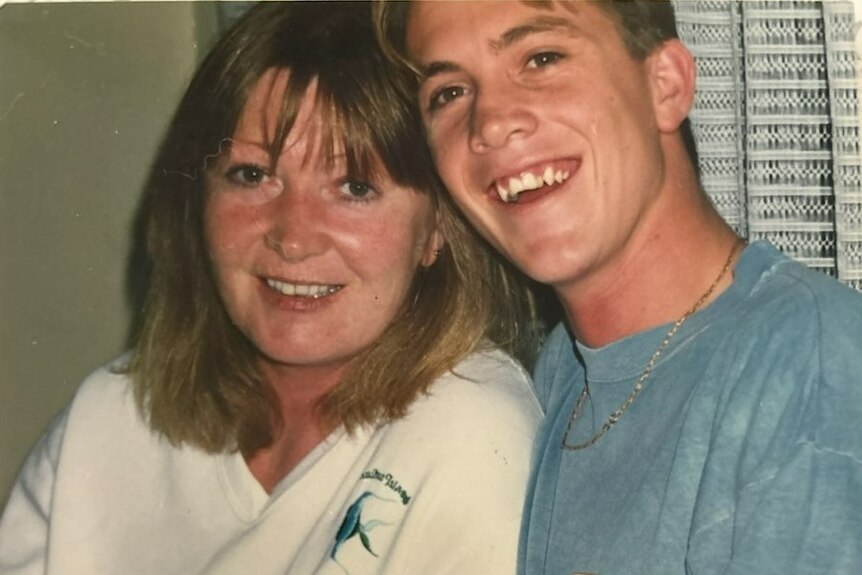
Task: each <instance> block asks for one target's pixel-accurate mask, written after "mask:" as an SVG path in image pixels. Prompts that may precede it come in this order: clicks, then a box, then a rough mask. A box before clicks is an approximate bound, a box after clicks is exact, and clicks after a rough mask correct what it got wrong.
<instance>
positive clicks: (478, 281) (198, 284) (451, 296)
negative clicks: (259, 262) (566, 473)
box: [129, 2, 538, 452]
mask: <svg viewBox="0 0 862 575" xmlns="http://www.w3.org/2000/svg"><path fill="white" fill-rule="evenodd" d="M271 68H285V69H289V70H290V81H289V82H288V88H287V91H286V93H285V97H284V103H283V107H282V114H281V122H280V129H279V130H278V131H277V134H276V136H275V137H274V138H273V141H272V142H271V146H272V150H271V153H272V157H273V158H275V157H277V155H278V152H279V149H280V147H281V144H282V141H283V138H284V136H285V135H286V134H287V133H289V131H290V128H291V126H292V124H293V121H294V120H295V117H296V112H297V109H298V106H299V103H300V101H301V99H302V97H303V95H304V94H305V91H306V87H307V86H308V85H309V83H310V82H312V81H313V80H314V79H316V80H317V83H318V88H317V92H316V97H317V100H318V102H317V104H318V107H317V108H316V109H319V110H321V111H322V112H323V113H324V120H325V124H326V125H327V126H328V129H329V134H328V138H327V140H326V143H325V144H324V146H325V147H326V148H327V151H328V152H330V153H331V152H332V150H333V148H334V147H335V144H337V143H342V144H343V147H344V149H345V150H346V154H347V159H348V168H349V170H350V171H351V173H352V174H353V175H357V176H360V177H361V176H362V175H363V174H367V173H368V172H369V171H370V170H372V169H373V166H374V165H375V163H376V162H379V163H380V164H381V165H382V166H384V167H385V169H386V170H387V171H388V172H389V174H390V176H391V177H392V178H393V179H394V180H395V181H396V182H398V183H399V184H400V185H403V186H407V187H410V188H413V189H415V190H417V191H419V192H420V193H425V194H428V195H429V197H430V198H431V201H432V205H433V206H434V209H435V210H436V213H437V216H438V221H439V222H440V225H441V227H442V230H443V232H444V234H445V237H446V239H447V244H446V246H445V248H444V250H443V252H442V253H441V254H440V256H439V258H438V259H437V261H436V263H435V264H434V265H433V266H431V267H429V268H420V269H419V270H417V275H416V277H415V279H414V281H413V286H412V291H411V293H410V296H409V297H408V299H407V301H405V302H404V304H403V309H402V310H401V312H400V313H399V315H398V316H397V317H396V319H395V320H394V321H393V323H392V324H391V325H390V326H389V327H388V329H387V330H386V331H385V332H384V333H383V335H382V336H381V337H380V338H379V339H378V341H376V342H375V343H374V344H373V345H371V346H370V347H369V348H368V349H365V350H363V351H362V352H361V353H360V354H358V356H357V357H355V358H354V360H353V361H352V363H351V366H350V370H349V373H348V374H347V375H346V377H344V379H343V381H341V382H340V383H339V384H338V385H337V386H336V387H335V388H334V389H333V390H332V391H331V392H330V393H328V394H327V395H326V396H325V397H323V399H322V401H321V402H320V404H319V405H318V406H317V408H318V409H319V410H320V415H321V417H322V418H323V419H324V420H325V421H328V422H331V423H332V424H334V425H337V424H343V425H344V426H345V427H346V428H347V429H348V430H353V429H354V428H355V427H356V426H362V425H376V424H379V423H384V422H387V421H391V420H394V419H397V418H399V417H402V416H403V415H404V414H405V413H406V412H407V410H408V408H409V406H410V404H411V403H412V402H413V401H414V400H415V399H416V398H417V397H418V396H419V395H420V394H422V393H424V392H426V391H427V390H428V388H429V386H430V385H431V384H432V383H433V382H434V381H435V380H436V379H437V378H438V377H439V376H441V375H442V374H443V373H445V372H447V371H449V370H451V369H452V368H454V367H455V366H456V365H457V364H458V362H459V361H461V360H462V359H463V358H464V357H466V356H467V355H468V354H470V353H472V352H474V351H476V350H477V349H479V348H482V347H484V346H488V345H490V344H491V343H493V344H496V345H499V346H500V347H502V348H504V349H505V350H507V351H509V352H510V353H511V354H513V355H514V356H515V357H516V358H518V359H520V360H521V361H522V362H524V363H525V364H527V365H529V364H530V363H531V361H532V360H533V358H534V355H535V352H536V350H537V346H538V340H537V329H538V327H537V326H538V324H537V322H536V316H535V308H534V305H533V300H532V295H531V291H530V288H529V285H528V283H527V280H525V279H524V278H523V277H522V276H521V275H520V274H518V273H516V272H515V271H514V270H513V269H512V268H511V267H510V266H509V265H508V264H507V263H506V262H503V261H501V260H500V259H499V258H498V257H497V256H496V255H494V253H493V252H492V250H490V248H489V247H488V246H486V245H485V244H484V243H483V242H482V240H481V239H480V238H479V237H478V236H477V234H476V233H475V232H473V231H472V229H471V228H470V227H469V226H468V225H467V224H466V223H465V221H464V220H463V218H462V217H461V216H460V215H459V214H458V212H457V211H456V210H455V209H454V208H453V206H452V204H451V203H450V200H449V199H448V197H447V194H446V193H445V191H444V190H443V188H442V185H441V184H440V181H439V180H438V178H437V175H436V173H435V172H434V168H433V163H432V160H431V157H430V153H429V151H428V149H427V148H426V146H425V144H424V137H423V132H422V127H421V121H420V119H419V117H418V116H417V114H416V112H415V111H414V108H413V107H412V106H411V102H410V98H411V97H412V95H411V93H410V90H411V89H410V88H409V87H407V86H408V84H407V82H409V79H408V78H407V76H404V75H402V74H401V73H400V72H398V71H396V70H393V69H392V68H391V67H390V65H389V63H388V61H387V60H386V58H385V57H384V56H383V55H382V54H381V53H380V52H379V50H378V47H377V45H376V42H375V38H374V33H373V29H372V25H371V9H370V4H368V3H364V2H363V3H358V2H331V3H330V2H309V3H304V2H288V3H262V4H260V5H258V6H256V7H254V8H253V9H251V10H250V11H249V12H248V13H247V14H246V15H245V16H244V17H243V18H242V19H241V20H240V21H239V22H237V24H236V25H235V26H233V27H232V28H231V30H230V31H228V33H227V34H226V35H225V36H224V37H222V38H221V40H220V41H219V42H218V43H217V44H216V46H215V47H214V48H213V49H212V51H211V52H210V53H209V55H208V56H207V58H206V59H205V60H204V62H203V63H202V65H201V66H200V68H199V69H198V70H197V72H196V74H195V76H194V78H193V79H192V81H191V83H190V85H189V88H188V90H187V92H186V94H185V96H184V98H183V100H182V102H181V103H180V105H179V108H178V110H177V113H176V115H175V117H174V119H173V122H172V124H171V126H170V129H169V131H168V133H167V136H166V138H165V140H164V143H163V145H162V148H161V149H160V152H159V155H158V157H157V160H156V162H155V164H154V165H153V168H152V171H151V175H150V179H149V182H148V185H147V188H146V190H145V193H144V198H143V201H142V212H141V216H142V221H143V222H144V226H145V233H146V249H147V257H148V265H149V270H150V273H149V286H148V291H147V294H146V303H145V307H144V310H143V316H142V323H141V327H140V330H139V332H138V334H137V338H136V347H135V353H134V355H133V359H132V362H131V364H130V366H129V371H130V373H131V375H132V378H133V380H134V385H135V395H136V399H137V401H138V404H139V406H140V408H141V410H142V412H143V413H144V414H145V416H146V417H147V418H148V420H149V422H150V425H151V426H152V427H153V429H155V430H156V431H158V432H160V433H161V434H163V435H164V436H165V437H167V439H168V440H170V441H171V442H172V443H174V444H180V443H188V444H191V445H195V446H198V447H200V448H203V449H205V450H207V451H210V452H217V451H223V450H233V449H241V450H243V451H244V452H252V451H254V450H255V449H257V448H260V447H263V446H266V445H268V444H269V443H270V442H271V440H272V438H273V432H274V431H275V430H276V429H277V428H278V425H279V424H280V422H281V419H280V414H279V413H278V412H277V411H276V409H275V405H276V403H275V400H274V396H273V393H272V391H271V390H270V389H269V388H268V386H267V385H266V383H265V382H264V381H262V380H261V377H260V375H259V373H258V370H257V367H256V365H257V364H256V360H257V358H258V355H257V351H256V349H255V348H254V347H253V345H252V344H251V343H250V342H249V341H248V340H247V339H246V338H245V336H244V335H243V334H242V333H240V331H239V330H238V329H237V328H236V327H235V326H234V325H233V323H232V322H231V318H230V317H229V316H228V314H227V312H226V311H225V308H224V306H223V304H222V302H221V300H220V298H219V296H218V294H217V291H216V288H215V285H214V282H213V278H212V275H211V270H210V263H209V259H208V257H207V246H206V244H205V242H204V239H203V233H202V212H203V205H204V201H205V193H206V190H205V189H204V179H205V178H204V177H203V174H204V173H205V171H206V170H207V168H208V166H211V165H212V163H213V159H214V158H215V157H217V156H218V154H219V153H220V152H221V150H222V149H223V147H224V145H225V143H226V142H228V141H229V138H230V137H231V136H232V134H233V132H234V128H235V126H236V124H237V120H238V118H239V116H240V114H241V112H242V109H243V107H244V105H245V102H246V99H247V97H248V94H249V92H250V89H251V87H252V86H253V85H254V84H255V83H256V81H257V80H258V79H259V78H260V77H261V76H262V75H263V74H264V72H266V71H267V70H269V69H271Z"/></svg>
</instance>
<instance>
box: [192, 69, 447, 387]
mask: <svg viewBox="0 0 862 575" xmlns="http://www.w3.org/2000/svg"><path fill="white" fill-rule="evenodd" d="M287 82H288V73H287V72H286V71H284V70H278V71H277V70H275V69H273V70H270V71H269V72H267V73H266V74H265V75H264V76H263V77H261V79H260V80H259V81H258V82H257V84H256V85H255V86H254V89H253V90H252V93H251V95H250V97H249V100H248V102H247V104H246V107H245V109H244V111H243V114H242V116H241V118H240V121H239V123H238V125H237V128H236V132H235V133H234V136H233V139H232V141H231V143H230V145H229V147H226V149H225V151H224V152H223V153H222V155H221V157H220V158H219V159H218V161H217V163H216V164H215V165H214V166H213V167H212V168H211V169H210V170H208V173H207V182H206V187H207V201H206V206H205V212H204V222H205V224H204V225H205V238H206V242H207V245H208V248H209V252H210V258H211V261H212V266H213V270H214V277H215V281H216V284H217V287H218V291H219V293H220V295H221V298H222V301H223V302H224V305H225V308H226V309H227V312H228V314H229V315H230V317H231V319H232V320H233V322H234V323H235V324H236V326H237V327H238V328H239V329H240V330H241V331H242V333H244V334H245V336H246V337H247V338H248V339H249V340H250V341H251V342H252V343H253V344H254V346H255V347H256V348H257V350H258V351H259V353H260V354H261V357H262V359H265V360H267V361H268V362H271V363H274V364H275V365H277V366H279V367H286V368H305V367H314V368H315V369H319V368H321V367H323V368H333V369H335V370H338V369H340V368H341V367H343V366H344V364H345V363H346V362H347V361H349V360H350V359H351V358H353V357H354V356H356V354H358V353H360V352H361V351H362V350H363V349H364V348H366V347H367V346H369V345H370V344H371V343H372V342H374V341H375V340H376V339H377V338H378V337H380V335H381V334H382V333H383V331H384V329H385V328H386V327H387V326H388V325H389V324H390V323H391V322H392V321H393V319H394V317H395V316H396V314H397V313H398V311H399V309H400V308H401V305H402V303H403V302H404V300H405V298H406V297H407V294H408V291H409V288H410V285H411V281H412V280H413V278H414V276H415V275H416V273H417V270H418V269H419V268H420V266H428V265H431V264H432V263H433V262H434V259H435V251H436V250H437V249H438V248H439V247H440V245H441V244H442V236H441V234H440V233H439V231H438V230H437V227H436V223H435V214H434V212H433V210H432V207H431V203H430V201H429V199H428V197H427V196H426V195H424V194H420V193H417V192H415V191H414V190H412V189H409V188H404V187H401V186H399V185H397V184H395V183H394V182H392V181H391V180H390V179H389V177H388V175H387V174H386V173H385V172H384V171H383V170H382V169H381V170H379V173H378V174H377V175H376V176H375V177H374V178H373V179H371V180H370V181H357V180H352V179H350V178H349V177H348V174H347V171H346V164H345V162H344V158H343V157H336V159H335V162H333V163H332V165H331V166H330V167H327V164H326V161H325V158H324V157H322V154H321V153H320V148H321V146H320V145H319V144H320V138H321V134H320V129H319V128H320V125H321V124H320V122H321V118H320V116H319V114H318V113H316V112H315V110H314V94H315V90H316V84H314V83H313V84H312V85H311V86H310V88H309V90H308V92H307V93H306V95H305V97H304V99H303V102H302V105H301V107H300V112H299V116H298V118H297V121H296V124H295V125H294V127H293V130H292V131H291V132H290V133H289V134H288V135H287V137H286V139H285V143H284V148H283V151H282V153H281V155H280V156H279V157H278V159H277V162H276V165H275V166H271V165H270V164H271V162H270V158H269V153H268V151H267V149H268V143H269V142H270V141H271V135H272V134H273V133H274V131H275V123H276V121H277V117H278V110H279V108H280V105H281V98H282V95H283V93H284V89H285V86H286V85H287Z"/></svg>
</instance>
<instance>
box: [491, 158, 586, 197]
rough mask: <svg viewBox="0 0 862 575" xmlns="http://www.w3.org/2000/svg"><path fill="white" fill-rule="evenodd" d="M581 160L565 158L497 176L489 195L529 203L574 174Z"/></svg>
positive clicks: (554, 188)
mask: <svg viewBox="0 0 862 575" xmlns="http://www.w3.org/2000/svg"><path fill="white" fill-rule="evenodd" d="M579 166H580V162H579V161H577V160H563V161H552V162H542V163H537V164H534V165H532V166H529V167H527V168H524V169H521V170H518V171H516V172H514V173H512V174H507V175H505V176H502V177H500V178H497V179H496V180H495V181H494V182H493V183H492V184H491V185H490V186H489V189H488V193H489V195H491V197H493V198H495V199H497V200H498V201H500V202H504V203H528V202H530V201H535V200H537V199H539V198H540V197H543V196H545V195H547V194H548V193H550V192H551V191H553V190H556V189H557V188H558V187H559V186H560V185H561V184H563V183H564V182H565V181H566V180H568V179H569V178H570V177H571V176H572V174H574V173H575V172H576V171H577V169H578V167H579Z"/></svg>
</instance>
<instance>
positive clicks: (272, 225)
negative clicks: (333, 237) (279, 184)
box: [263, 189, 330, 263]
mask: <svg viewBox="0 0 862 575" xmlns="http://www.w3.org/2000/svg"><path fill="white" fill-rule="evenodd" d="M264 220H265V221H264V222H263V231H264V242H265V243H266V245H267V247H269V248H270V249H271V250H273V251H275V252H276V253H277V254H278V255H279V256H280V257H281V258H282V259H283V260H285V261H287V262H289V263H296V262H299V261H302V260H304V259H306V258H308V257H312V256H315V255H319V254H322V253H324V252H325V251H326V249H327V247H328V246H329V244H330V238H329V235H328V234H327V233H326V215H325V207H324V206H323V205H322V203H321V202H320V201H318V198H316V197H315V196H314V194H308V193H302V192H300V191H297V190H289V189H288V190H285V191H284V192H283V193H282V194H281V196H280V197H279V198H278V200H277V201H275V202H273V203H272V205H271V206H269V208H268V210H267V214H266V215H265V217H264Z"/></svg>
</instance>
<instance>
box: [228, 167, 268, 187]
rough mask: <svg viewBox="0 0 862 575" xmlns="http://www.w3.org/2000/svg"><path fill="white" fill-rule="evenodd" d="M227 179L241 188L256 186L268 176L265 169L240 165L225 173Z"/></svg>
mask: <svg viewBox="0 0 862 575" xmlns="http://www.w3.org/2000/svg"><path fill="white" fill-rule="evenodd" d="M226 175H227V178H228V179H229V180H230V181H231V182H233V183H235V184H239V185H241V186H249V187H250V186H256V185H258V184H260V183H261V182H263V181H264V180H265V179H266V177H267V176H268V174H267V172H266V169H265V168H262V167H260V166H256V165H254V164H241V165H239V166H234V167H232V168H231V169H229V170H228V171H227V174H226Z"/></svg>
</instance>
